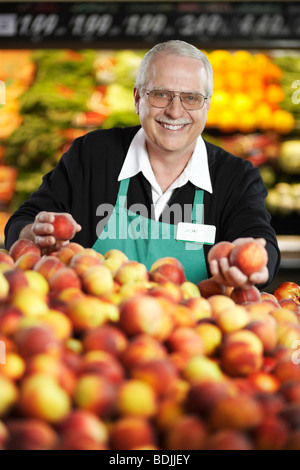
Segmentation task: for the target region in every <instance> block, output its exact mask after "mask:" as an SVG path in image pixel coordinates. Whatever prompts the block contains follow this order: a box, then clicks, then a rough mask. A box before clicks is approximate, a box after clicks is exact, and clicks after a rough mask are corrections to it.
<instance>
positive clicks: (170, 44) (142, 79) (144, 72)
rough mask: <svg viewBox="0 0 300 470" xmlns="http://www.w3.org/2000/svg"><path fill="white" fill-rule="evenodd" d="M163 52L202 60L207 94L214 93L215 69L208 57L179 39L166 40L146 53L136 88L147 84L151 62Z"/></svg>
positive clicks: (138, 74) (137, 77)
mask: <svg viewBox="0 0 300 470" xmlns="http://www.w3.org/2000/svg"><path fill="white" fill-rule="evenodd" d="M162 52H163V53H166V54H174V55H179V56H184V57H191V58H192V59H199V60H201V62H202V64H203V66H204V68H205V71H206V76H207V83H206V94H207V96H211V95H212V92H213V69H212V66H211V64H210V62H209V60H208V58H207V57H206V55H205V54H204V53H203V52H202V51H200V50H199V49H197V47H195V46H193V45H192V44H189V43H187V42H185V41H179V40H172V41H166V42H162V43H160V44H157V45H156V46H154V47H153V48H152V49H150V51H148V52H147V53H146V54H145V56H144V57H143V60H142V62H141V64H140V67H139V70H138V73H137V76H136V81H135V86H136V88H138V89H139V90H141V89H142V88H143V87H144V86H145V85H146V83H147V77H148V75H149V68H150V65H151V62H152V60H153V59H154V58H155V56H156V55H157V54H160V53H162Z"/></svg>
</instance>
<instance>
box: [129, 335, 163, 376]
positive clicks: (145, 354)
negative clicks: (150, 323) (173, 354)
mask: <svg viewBox="0 0 300 470" xmlns="http://www.w3.org/2000/svg"><path fill="white" fill-rule="evenodd" d="M166 357H167V349H166V347H165V345H164V344H163V343H161V342H160V341H158V340H157V339H155V338H153V337H152V336H149V335H147V334H140V335H137V336H135V337H133V338H132V340H131V341H130V342H129V343H128V345H127V347H126V349H125V351H124V352H123V354H122V355H121V361H122V363H123V364H124V365H125V367H126V368H127V369H131V368H132V367H135V366H136V365H137V364H140V363H143V362H146V361H149V360H151V359H165V358H166Z"/></svg>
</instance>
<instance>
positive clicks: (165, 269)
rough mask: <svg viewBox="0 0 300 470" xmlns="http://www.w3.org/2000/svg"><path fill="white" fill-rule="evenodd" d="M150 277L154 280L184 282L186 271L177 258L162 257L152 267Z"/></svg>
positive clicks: (159, 281)
mask: <svg viewBox="0 0 300 470" xmlns="http://www.w3.org/2000/svg"><path fill="white" fill-rule="evenodd" d="M150 279H151V280H152V281H154V282H158V283H161V282H168V281H169V282H173V283H174V284H178V285H180V284H182V283H183V282H185V280H186V277H185V272H184V268H183V266H182V264H181V263H180V261H178V260H177V259H174V261H173V259H172V258H160V259H159V260H157V261H155V262H154V263H153V265H152V266H151V268H150Z"/></svg>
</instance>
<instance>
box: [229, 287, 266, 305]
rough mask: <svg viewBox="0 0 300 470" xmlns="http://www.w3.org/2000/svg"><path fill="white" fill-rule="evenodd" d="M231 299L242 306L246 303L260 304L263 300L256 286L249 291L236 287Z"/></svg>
mask: <svg viewBox="0 0 300 470" xmlns="http://www.w3.org/2000/svg"><path fill="white" fill-rule="evenodd" d="M230 297H231V298H232V299H233V300H234V302H235V303H236V304H239V305H242V304H244V303H245V302H259V301H260V300H261V297H260V292H259V290H258V289H257V287H255V286H251V287H249V289H244V288H242V287H235V288H234V289H233V291H232V292H231V294H230Z"/></svg>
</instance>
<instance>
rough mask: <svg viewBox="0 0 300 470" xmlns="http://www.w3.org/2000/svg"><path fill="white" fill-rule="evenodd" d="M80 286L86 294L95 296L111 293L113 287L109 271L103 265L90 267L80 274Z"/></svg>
mask: <svg viewBox="0 0 300 470" xmlns="http://www.w3.org/2000/svg"><path fill="white" fill-rule="evenodd" d="M82 287H83V290H84V291H85V292H86V293H87V294H92V295H95V296H102V295H105V294H109V293H111V292H112V291H113V288H114V281H113V276H112V273H111V271H110V270H109V269H108V268H107V267H106V266H104V265H102V266H93V267H90V268H89V269H87V270H86V271H85V272H84V274H83V275H82Z"/></svg>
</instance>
